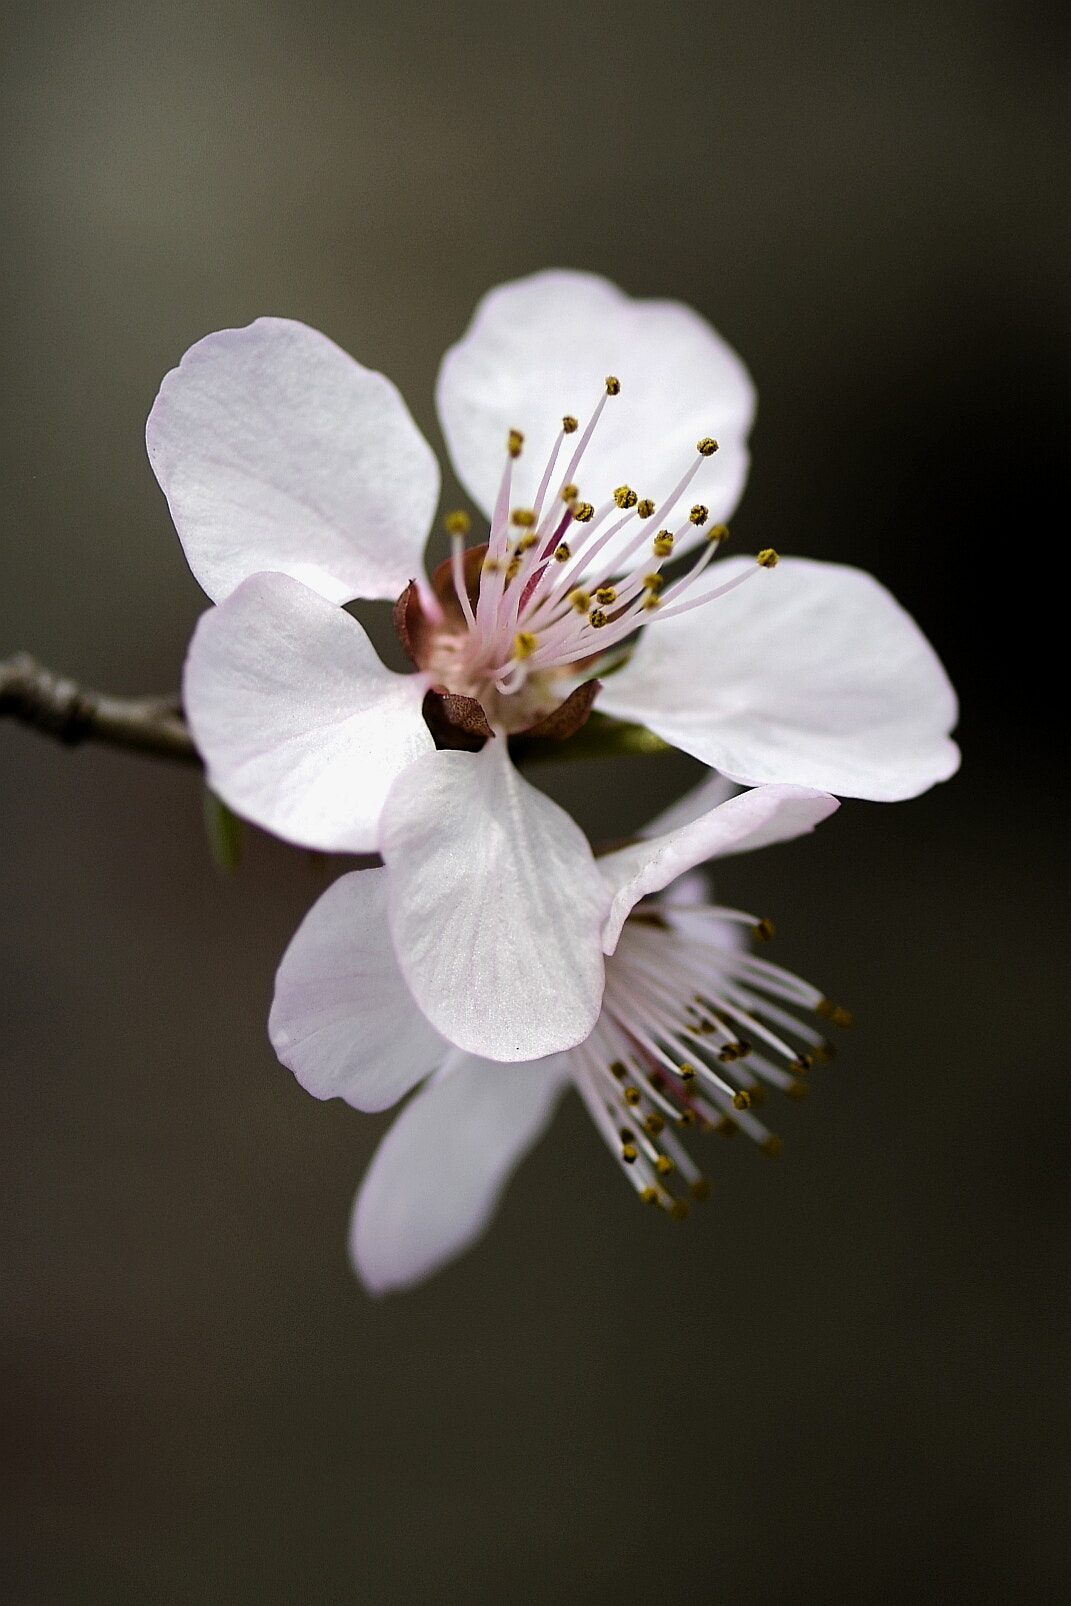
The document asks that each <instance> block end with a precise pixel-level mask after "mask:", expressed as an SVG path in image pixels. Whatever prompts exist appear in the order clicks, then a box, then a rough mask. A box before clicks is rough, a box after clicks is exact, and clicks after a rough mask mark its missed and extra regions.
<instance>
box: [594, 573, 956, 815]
mask: <svg viewBox="0 0 1071 1606" xmlns="http://www.w3.org/2000/svg"><path fill="white" fill-rule="evenodd" d="M752 563H754V559H753V558H730V559H727V560H724V561H722V562H720V563H719V564H718V565H717V575H718V579H719V580H720V581H724V580H729V579H731V578H732V576H733V574H735V573H738V572H739V571H740V569H741V567H742V566H747V565H748V564H752ZM599 707H600V709H601V710H602V711H603V712H604V713H607V714H614V715H616V716H617V717H618V718H619V719H629V720H639V721H640V722H641V723H642V724H645V725H648V726H650V728H651V730H653V731H655V732H657V734H658V735H659V736H661V737H663V739H664V740H665V741H667V742H672V743H673V745H674V746H675V747H679V748H682V749H683V751H684V752H686V753H691V754H692V755H693V757H695V758H699V759H702V761H703V763H704V764H710V765H712V766H713V767H714V768H716V769H719V770H721V771H722V772H723V774H725V775H728V776H729V777H730V778H731V779H733V780H735V781H740V782H741V783H742V784H743V785H745V786H755V785H759V784H762V783H764V782H771V781H790V782H794V783H796V784H797V785H800V786H812V787H818V788H820V789H821V790H822V791H827V792H836V793H837V794H838V795H839V796H841V797H866V798H872V799H874V800H875V801H878V802H895V801H897V800H899V799H901V798H907V797H915V796H917V795H918V793H920V792H924V791H926V789H927V788H928V787H930V786H932V785H933V784H934V783H935V782H936V781H944V780H947V779H948V777H949V776H950V775H952V774H953V773H954V772H955V770H956V768H957V766H958V764H959V750H958V749H957V747H956V745H955V743H954V742H951V741H949V739H948V732H949V731H950V730H951V729H952V727H953V725H954V724H955V722H956V698H955V693H954V692H953V690H952V687H951V686H950V684H949V681H948V677H947V675H946V674H945V672H944V669H943V668H942V666H941V662H940V660H939V659H938V657H937V655H936V653H935V652H934V650H933V648H932V647H931V646H930V644H929V642H928V641H927V640H926V637H925V636H924V635H923V634H922V632H921V630H920V629H919V628H918V626H917V625H916V624H915V621H914V620H913V619H912V618H911V616H910V614H908V613H905V611H904V609H903V608H901V606H900V604H899V603H898V602H897V601H896V599H895V598H894V597H893V596H891V595H890V593H889V592H888V591H886V590H885V588H884V586H882V585H879V584H878V582H877V581H876V580H875V579H873V577H872V576H871V575H869V574H864V573H863V572H862V570H860V569H850V568H845V567H843V566H842V565H840V564H837V563H816V562H812V561H810V560H808V559H806V558H783V559H782V560H781V562H780V563H779V564H778V566H777V567H776V568H775V569H771V570H767V571H764V572H763V573H761V574H757V575H756V577H755V578H754V579H753V580H750V581H748V582H747V584H745V585H742V586H739V587H738V588H737V589H736V590H735V591H732V592H730V593H729V594H728V595H727V596H723V597H718V598H717V599H716V600H715V601H714V602H712V603H711V604H710V605H709V607H701V608H695V609H693V610H692V611H691V612H690V613H686V614H682V615H680V616H679V617H678V618H676V619H667V620H665V621H658V620H656V621H654V622H653V623H652V625H651V626H650V627H649V628H648V629H647V630H645V631H644V632H643V635H642V636H641V637H640V641H639V645H638V646H637V648H636V651H635V653H634V654H633V656H632V658H631V660H630V661H629V662H628V663H627V664H626V665H625V667H624V668H623V669H622V670H620V671H619V672H618V673H617V674H615V675H611V676H608V677H607V678H606V683H605V685H604V687H603V691H602V693H601V696H600V699H599Z"/></svg>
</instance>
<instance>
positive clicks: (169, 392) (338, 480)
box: [145, 318, 439, 602]
mask: <svg viewBox="0 0 1071 1606" xmlns="http://www.w3.org/2000/svg"><path fill="white" fill-rule="evenodd" d="M145 440H146V445H147V447H148V451H149V461H150V462H151V464H152V467H153V472H154V473H155V475H156V478H157V479H158V480H159V482H160V486H161V489H162V490H163V492H164V495H165V496H166V497H167V500H168V505H169V506H170V508H171V516H172V518H173V519H174V521H175V528H176V529H177V531H178V534H179V540H180V541H181V542H182V546H183V549H184V551H185V553H186V559H187V562H188V563H189V565H190V568H191V569H192V570H193V572H194V575H195V576H196V578H197V580H198V581H199V582H200V583H201V585H202V586H203V587H204V589H205V590H206V591H207V592H208V595H209V596H210V597H211V598H212V599H213V601H216V602H219V601H221V600H222V599H223V598H224V597H226V596H228V595H229V594H230V592H232V591H233V590H234V588H235V587H236V586H237V585H238V584H239V583H240V582H241V581H242V580H245V579H246V578H247V577H248V576H249V575H251V574H256V573H259V572H260V571H262V570H275V571H278V572H280V573H283V574H289V575H292V576H293V577H294V578H295V579H297V580H301V581H303V582H304V583H305V584H306V585H308V586H311V587H312V589H313V590H314V591H318V592H320V593H321V595H323V596H325V597H329V598H330V599H331V600H332V601H333V602H348V601H349V600H350V598H352V597H368V598H375V597H384V598H387V599H389V600H391V601H393V599H394V598H395V597H397V596H398V594H399V593H400V592H401V591H402V590H403V588H404V587H405V585H406V583H407V581H408V580H410V579H411V578H412V576H413V575H414V574H417V573H419V570H420V558H421V553H422V551H423V547H424V542H425V540H426V538H427V533H428V529H429V527H430V525H431V520H432V518H433V517H434V514H435V505H436V502H437V501H438V498H439V465H438V463H437V462H436V461H435V455H434V453H433V452H432V450H431V447H430V446H429V445H428V444H427V442H426V441H425V440H424V437H423V436H422V435H421V433H420V431H419V430H418V429H417V427H416V424H415V423H414V422H413V420H412V418H411V417H410V414H409V410H408V408H407V407H406V405H405V402H404V401H403V400H402V397H401V395H400V394H399V392H398V391H397V390H396V388H395V387H394V385H392V384H391V382H390V380H389V379H386V378H385V377H384V376H383V374H378V373H375V372H373V371H372V370H371V369H369V368H363V367H362V366H361V364H360V363H358V362H355V361H354V360H353V358H352V357H350V356H348V355H347V354H346V352H344V351H342V350H341V349H340V348H339V347H338V346H336V345H335V344H334V342H333V341H331V340H328V338H327V336H326V335H322V334H319V333H318V332H317V331H316V330H315V329H310V328H308V327H307V326H306V325H305V324H303V323H295V322H293V321H292V320H291V319H289V318H258V319H257V320H256V322H255V323H252V324H249V325H248V326H247V327H246V328H243V329H223V330H220V331H219V333H217V334H212V335H207V336H206V337H205V338H204V339H203V340H199V341H198V342H197V344H196V345H195V346H191V347H190V349H189V351H188V352H187V353H186V355H185V356H184V357H183V359H182V361H181V363H180V364H179V366H178V367H177V368H173V369H172V370H171V372H170V373H169V374H168V375H167V376H166V377H165V379H164V382H163V384H162V385H161V387H160V393H159V395H158V396H157V398H156V401H155V403H154V405H153V409H152V412H151V413H150V414H149V421H148V423H147V425H146V428H145Z"/></svg>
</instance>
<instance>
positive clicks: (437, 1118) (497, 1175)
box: [350, 1055, 567, 1294]
mask: <svg viewBox="0 0 1071 1606" xmlns="http://www.w3.org/2000/svg"><path fill="white" fill-rule="evenodd" d="M566 1080H567V1078H566V1074H565V1070H564V1067H563V1065H562V1062H561V1059H560V1058H559V1057H557V1056H555V1057H553V1058H552V1059H549V1060H542V1061H540V1062H539V1063H538V1064H534V1065H499V1064H494V1063H492V1062H490V1061H488V1060H480V1059H470V1058H469V1056H468V1055H456V1056H454V1058H453V1060H452V1062H451V1063H450V1064H449V1065H448V1066H446V1067H445V1068H444V1071H443V1073H442V1074H441V1075H439V1076H437V1077H436V1078H435V1079H434V1081H432V1082H431V1083H430V1084H429V1085H428V1086H427V1087H425V1088H422V1089H421V1090H420V1092H419V1093H417V1094H416V1095H415V1096H414V1098H413V1099H412V1100H411V1101H410V1103H409V1104H407V1105H406V1107H405V1109H404V1110H403V1111H402V1112H401V1114H400V1115H399V1117H398V1119H397V1120H396V1121H395V1122H394V1125H393V1126H392V1127H391V1128H390V1130H389V1132H388V1133H387V1135H386V1137H385V1138H384V1139H383V1141H382V1143H381V1144H380V1145H379V1148H378V1149H377V1150H376V1153H375V1155H374V1157H373V1159H372V1164H371V1165H370V1166H369V1168H368V1172H367V1174H366V1176H365V1179H364V1181H363V1183H362V1184H361V1189H360V1192H359V1193H358V1195H357V1199H356V1202H355V1204H354V1207H353V1218H352V1221H351V1224H350V1254H351V1256H352V1259H353V1263H354V1265H355V1267H356V1268H357V1271H358V1273H359V1275H360V1276H361V1278H362V1280H363V1281H364V1283H365V1286H366V1287H367V1288H368V1289H369V1290H370V1291H371V1292H372V1293H374V1294H383V1293H386V1292H387V1291H388V1290H389V1289H391V1288H405V1287H407V1286H408V1285H409V1284H410V1283H415V1282H417V1281H419V1279H420V1278H422V1277H427V1276H428V1275H429V1273H430V1272H433V1271H437V1270H438V1268H439V1267H440V1266H442V1265H443V1264H444V1262H446V1261H448V1260H452V1259H453V1258H454V1257H455V1256H456V1255H460V1254H461V1253H462V1252H463V1251H464V1250H465V1249H468V1248H469V1247H470V1245H471V1244H473V1243H474V1242H475V1240H476V1239H477V1238H478V1237H479V1236H480V1234H481V1233H482V1232H483V1231H484V1229H485V1227H486V1226H487V1225H488V1223H489V1222H490V1219H491V1217H492V1215H493V1214H494V1211H495V1209H496V1207H497V1205H498V1201H499V1198H500V1197H501V1194H502V1190H503V1188H504V1186H505V1184H506V1182H507V1181H508V1179H509V1176H510V1173H511V1172H512V1171H513V1168H514V1167H515V1166H516V1165H517V1164H518V1163H519V1161H520V1160H522V1159H523V1157H524V1155H525V1154H526V1153H527V1152H528V1150H529V1149H530V1148H531V1147H532V1145H533V1144H534V1143H535V1141H536V1139H537V1138H538V1137H540V1136H541V1135H542V1133H543V1130H544V1128H545V1127H546V1125H547V1122H548V1121H549V1119H550V1117H551V1115H552V1113H553V1111H554V1106H555V1103H556V1101H557V1098H558V1095H559V1093H560V1092H561V1090H562V1088H563V1087H564V1086H565V1084H566Z"/></svg>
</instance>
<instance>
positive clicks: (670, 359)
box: [437, 269, 755, 568]
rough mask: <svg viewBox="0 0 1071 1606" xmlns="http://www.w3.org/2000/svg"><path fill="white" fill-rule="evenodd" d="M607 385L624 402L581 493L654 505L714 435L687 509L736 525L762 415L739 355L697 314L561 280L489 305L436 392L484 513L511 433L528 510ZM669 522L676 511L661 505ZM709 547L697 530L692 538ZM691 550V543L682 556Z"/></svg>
mask: <svg viewBox="0 0 1071 1606" xmlns="http://www.w3.org/2000/svg"><path fill="white" fill-rule="evenodd" d="M611 374H612V375H614V376H616V377H617V378H618V379H619V380H620V381H621V394H620V395H619V396H616V397H614V398H612V399H611V400H610V401H609V402H608V403H607V406H606V410H605V412H604V414H603V417H602V419H601V420H600V422H599V425H598V427H597V429H596V431H595V434H594V436H593V438H592V441H591V444H590V446H589V447H588V449H587V451H586V453H585V455H584V459H583V461H582V463H581V465H580V468H579V469H578V471H577V475H576V479H577V483H578V484H579V487H580V493H581V496H582V497H584V498H585V499H586V500H587V501H589V502H593V503H595V504H596V505H599V504H600V503H602V502H605V500H606V499H607V498H608V497H609V496H610V495H611V493H612V492H613V491H614V490H615V488H616V487H617V486H619V485H621V484H622V483H627V484H629V485H631V486H632V487H633V488H634V489H635V490H636V492H637V493H638V494H639V495H640V496H643V497H652V498H653V499H654V501H655V503H656V505H657V504H658V503H659V498H664V497H666V496H668V495H669V493H670V492H671V491H672V489H673V488H674V486H675V485H676V483H677V481H678V479H679V478H680V477H681V475H682V474H683V472H684V470H685V469H686V468H687V467H688V466H689V464H690V463H691V462H693V461H694V459H695V448H696V443H697V442H698V441H699V440H701V439H702V438H703V437H704V436H708V435H712V436H714V437H715V438H716V439H717V440H718V442H719V446H720V450H719V451H717V452H716V453H715V454H714V455H713V456H712V457H709V458H706V459H705V460H704V461H703V464H702V467H701V468H700V470H699V473H698V475H697V476H696V478H695V480H694V481H693V484H692V486H691V487H690V489H689V492H688V497H687V500H686V503H685V506H686V507H687V506H688V505H690V503H691V502H693V501H700V502H703V503H705V504H706V505H707V506H709V508H710V510H711V515H712V517H713V519H714V521H715V522H717V521H718V520H722V519H726V518H728V517H729V515H730V514H731V513H732V511H733V509H734V508H735V506H736V504H737V502H738V501H739V499H740V494H741V492H742V490H743V488H744V481H745V479H746V477H747V466H748V453H747V447H746V445H745V441H746V437H747V432H748V429H749V428H750V426H751V421H752V417H753V415H754V410H755V394H754V388H753V386H752V383H751V380H750V378H749V376H748V373H747V370H746V369H745V367H744V365H743V363H742V362H741V361H740V359H739V357H738V356H737V355H736V353H735V352H734V351H733V350H732V349H731V348H730V347H729V346H728V345H726V343H725V341H724V340H722V338H721V336H720V335H718V334H716V333H715V331H714V330H713V329H712V328H711V327H710V325H709V324H708V323H707V322H706V320H705V319H704V318H701V317H700V315H699V314H698V313H697V312H695V311H693V310H692V308H691V307H686V306H684V305H682V304H681V303H680V302H676V301H633V300H632V299H631V297H629V296H627V295H625V294H624V292H623V291H621V290H619V289H618V288H617V286H616V285H613V284H610V283H609V282H608V281H607V280H606V279H600V278H598V277H596V275H594V274H590V273H574V272H567V271H564V270H560V269H554V270H551V271H549V272H545V273H536V274H533V275H532V276H531V277H529V278H526V279H517V280H514V281H513V282H512V283H510V284H504V285H500V286H499V287H498V288H497V289H495V290H492V291H491V292H490V293H489V294H488V295H486V296H484V298H483V300H482V301H481V302H480V304H479V306H478V307H477V309H476V312H475V315H474V317H473V320H472V323H471V324H470V325H469V328H468V330H467V331H466V333H465V334H464V335H463V336H462V338H461V340H460V341H459V342H458V344H457V345H456V346H453V347H451V349H450V350H449V351H448V352H447V353H446V356H445V357H444V358H443V363H442V367H441V369H440V372H439V383H438V390H437V401H438V408H439V418H440V421H441V423H442V427H443V434H444V435H445V437H446V443H447V447H448V448H449V451H450V456H451V459H452V460H453V464H454V467H455V468H456V470H457V474H458V478H459V479H460V480H461V482H462V484H463V485H464V486H465V488H466V490H468V492H469V493H470V495H471V496H472V498H473V500H474V501H475V502H476V503H477V504H478V505H479V506H480V507H481V508H482V509H483V511H484V512H485V513H486V514H488V515H490V512H491V509H492V507H493V504H494V500H495V496H496V493H497V490H498V485H499V481H500V480H501V477H502V470H503V465H504V463H505V460H506V437H507V434H508V432H509V431H510V430H511V429H520V430H521V431H523V433H524V437H525V445H524V451H523V453H522V455H521V457H520V458H519V459H518V460H517V462H516V464H515V465H514V478H513V487H514V496H513V500H514V503H515V504H516V505H525V504H526V503H528V502H530V501H531V500H532V498H533V496H534V495H535V491H536V487H537V483H538V481H539V478H540V476H541V475H542V473H543V470H544V468H545V466H546V462H547V459H548V457H549V454H550V451H551V447H552V446H553V443H554V440H555V437H556V436H557V434H558V433H559V431H560V429H561V420H562V417H563V415H564V414H566V413H571V414H573V415H575V416H576V417H578V418H579V420H580V424H581V428H583V426H584V424H585V423H586V421H587V418H588V417H589V416H590V413H591V410H592V408H593V407H594V406H595V403H596V402H597V401H598V399H599V396H600V395H601V394H602V393H603V390H604V386H605V380H606V378H607V376H608V375H611ZM578 440H579V437H578V436H572V437H570V438H569V440H568V441H567V442H566V446H565V448H564V449H563V452H562V455H561V457H560V459H559V465H558V466H559V468H560V470H561V474H562V477H563V476H564V471H565V468H566V466H567V463H568V453H569V450H570V442H573V443H575V442H577V441H578ZM663 513H664V514H665V515H666V516H668V514H669V509H668V508H665V509H663V508H662V507H661V506H659V514H660V515H662V514H663ZM653 533H654V532H653V530H652V534H653ZM691 533H692V532H691V527H689V535H690V536H691ZM701 537H702V532H701V531H698V530H697V531H695V534H694V537H692V538H693V539H694V540H699V539H701ZM688 544H689V543H688V542H687V541H685V540H684V538H683V537H682V538H681V541H680V542H679V543H678V550H681V551H682V550H684V547H685V546H686V545H688ZM612 552H613V548H612V547H610V548H607V555H609V554H612ZM607 567H608V568H612V567H613V565H612V562H611V563H608V564H607Z"/></svg>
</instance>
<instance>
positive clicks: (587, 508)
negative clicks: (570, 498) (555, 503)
mask: <svg viewBox="0 0 1071 1606" xmlns="http://www.w3.org/2000/svg"><path fill="white" fill-rule="evenodd" d="M572 514H573V518H574V519H575V520H576V522H577V523H578V524H588V523H589V522H590V521H591V520H592V519H593V518H594V517H595V509H594V508H593V507H592V505H591V503H590V502H578V503H577V504H576V506H575V507H574V508H573V509H572Z"/></svg>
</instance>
